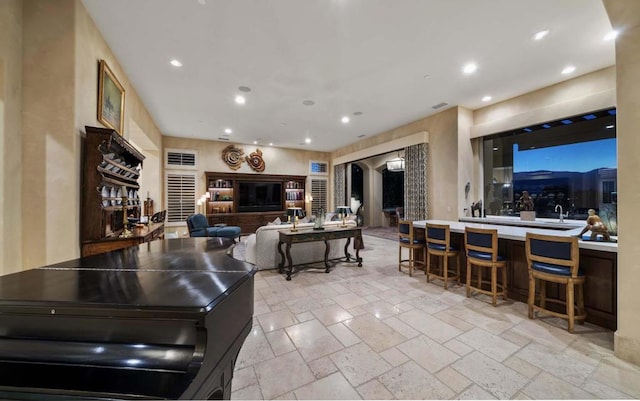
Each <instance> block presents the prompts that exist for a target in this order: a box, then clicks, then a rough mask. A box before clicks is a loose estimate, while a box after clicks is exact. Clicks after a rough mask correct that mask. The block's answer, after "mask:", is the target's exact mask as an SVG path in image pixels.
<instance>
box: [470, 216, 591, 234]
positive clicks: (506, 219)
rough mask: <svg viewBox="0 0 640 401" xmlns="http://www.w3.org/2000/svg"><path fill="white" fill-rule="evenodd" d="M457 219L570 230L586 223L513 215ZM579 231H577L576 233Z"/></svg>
mask: <svg viewBox="0 0 640 401" xmlns="http://www.w3.org/2000/svg"><path fill="white" fill-rule="evenodd" d="M458 220H459V221H462V222H466V223H480V224H501V225H505V226H520V227H537V228H553V229H556V230H571V229H574V228H580V229H581V230H582V227H584V226H585V225H586V222H585V221H584V220H569V219H565V220H564V222H563V223H560V221H559V219H547V218H539V217H536V219H535V220H533V221H528V220H520V218H519V217H513V216H488V217H460V218H459V219H458ZM578 233H580V231H578V232H577V233H576V234H578Z"/></svg>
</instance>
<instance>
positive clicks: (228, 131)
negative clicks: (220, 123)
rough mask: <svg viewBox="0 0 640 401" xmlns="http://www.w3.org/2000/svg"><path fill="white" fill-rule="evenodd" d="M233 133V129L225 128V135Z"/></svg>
mask: <svg viewBox="0 0 640 401" xmlns="http://www.w3.org/2000/svg"><path fill="white" fill-rule="evenodd" d="M232 132H233V131H232V130H231V128H225V129H224V133H225V134H230V133H232Z"/></svg>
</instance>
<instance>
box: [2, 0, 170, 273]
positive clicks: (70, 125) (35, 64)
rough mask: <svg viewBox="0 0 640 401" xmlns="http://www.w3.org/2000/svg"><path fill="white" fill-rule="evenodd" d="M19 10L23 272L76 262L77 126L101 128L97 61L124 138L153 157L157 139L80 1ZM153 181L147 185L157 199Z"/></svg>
mask: <svg viewBox="0 0 640 401" xmlns="http://www.w3.org/2000/svg"><path fill="white" fill-rule="evenodd" d="M3 4H4V3H3ZM20 4H21V5H22V12H23V19H24V23H23V31H22V35H23V36H22V42H23V45H22V58H21V60H20V61H21V63H22V66H21V67H22V102H21V105H22V109H23V117H22V135H23V138H22V141H21V143H22V158H23V160H28V161H29V162H28V163H22V170H23V171H22V199H23V201H22V206H23V208H22V213H21V216H22V217H21V223H22V224H21V226H22V227H23V230H22V235H21V249H22V261H21V264H20V267H21V268H23V269H27V268H31V267H35V266H40V265H45V264H50V263H55V262H59V261H63V260H68V259H73V258H76V257H78V256H79V255H80V252H79V250H80V247H79V241H80V238H79V227H80V211H79V209H80V208H79V206H80V197H81V193H80V191H81V175H80V169H81V165H80V164H81V153H82V152H81V147H82V146H81V145H82V136H83V135H84V126H85V125H92V126H101V124H99V123H98V121H97V116H96V114H97V112H96V107H97V86H98V85H97V81H98V73H97V71H98V60H100V59H104V60H106V61H107V63H108V64H109V67H110V68H111V69H112V70H113V72H114V74H115V75H116V77H117V78H118V80H119V81H120V83H121V84H122V85H123V86H124V88H125V91H126V97H125V112H124V116H125V128H124V137H125V138H130V134H129V131H130V126H132V125H134V123H135V126H136V127H139V129H138V130H137V132H138V133H139V134H140V133H141V134H140V135H141V136H143V137H144V138H145V141H147V142H150V143H152V144H154V146H155V147H156V148H157V149H161V148H162V135H161V133H160V131H159V130H158V128H157V127H156V125H155V123H154V122H153V120H152V119H151V117H150V115H149V113H148V112H147V110H146V109H145V107H144V105H143V104H142V102H141V101H140V99H139V98H138V96H137V94H136V91H135V89H134V88H133V87H132V86H131V84H130V82H129V80H128V78H127V76H126V74H125V73H124V71H123V70H122V68H121V67H120V65H119V63H118V61H117V60H116V58H115V56H114V55H113V53H112V52H111V50H110V49H109V46H108V45H107V44H106V42H105V41H104V39H103V38H102V36H101V34H100V32H99V31H98V30H97V28H96V26H95V24H94V23H93V21H92V20H91V18H90V17H89V15H88V13H87V12H86V10H85V9H84V6H83V5H82V2H81V1H80V0H57V1H55V2H51V1H47V0H26V1H23V2H21V3H20ZM3 15H6V13H3ZM18 104H20V102H19V101H18ZM150 161H151V162H150V163H145V169H151V170H152V171H153V170H155V171H156V172H157V171H161V166H160V158H158V157H155V158H151V160H150ZM155 177H156V179H155V180H150V181H151V183H152V184H149V185H150V186H151V185H155V187H154V190H155V191H156V192H157V193H159V192H160V190H159V188H160V186H161V181H160V180H159V174H158V173H156V175H155ZM154 181H155V182H154ZM159 201H160V202H161V199H159ZM7 215H8V214H7V213H5V212H3V217H4V218H5V219H6V218H7ZM16 232H19V230H16ZM3 243H4V242H3ZM18 247H20V246H19V245H18ZM5 271H6V268H5V269H4V270H3V272H5Z"/></svg>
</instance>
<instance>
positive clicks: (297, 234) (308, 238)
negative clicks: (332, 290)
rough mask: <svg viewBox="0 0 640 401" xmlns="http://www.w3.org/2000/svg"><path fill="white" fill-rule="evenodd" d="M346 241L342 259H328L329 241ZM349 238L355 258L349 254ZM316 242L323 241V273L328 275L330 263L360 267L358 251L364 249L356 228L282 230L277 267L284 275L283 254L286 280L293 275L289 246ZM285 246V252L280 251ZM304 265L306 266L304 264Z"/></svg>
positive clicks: (360, 259) (360, 231)
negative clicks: (335, 262)
mask: <svg viewBox="0 0 640 401" xmlns="http://www.w3.org/2000/svg"><path fill="white" fill-rule="evenodd" d="M343 238H346V239H347V243H346V244H345V245H344V258H337V259H328V256H329V251H330V245H329V241H330V240H334V239H343ZM351 238H353V239H354V240H353V248H354V249H355V250H356V257H355V258H352V257H351V254H350V253H349V249H348V248H349V244H350V243H351ZM316 241H324V246H325V248H324V249H325V251H324V266H325V272H326V273H329V269H330V267H331V265H330V263H329V262H331V261H345V262H357V263H358V267H362V258H361V257H360V249H362V248H364V246H363V242H362V229H360V228H358V227H355V228H354V227H345V228H342V227H335V228H334V227H331V228H329V227H325V229H324V230H313V229H305V230H298V231H291V230H282V231H279V241H278V252H279V253H280V257H281V258H282V260H281V262H280V264H279V265H278V268H279V272H280V273H284V271H285V270H284V267H285V254H286V261H287V266H288V269H287V271H286V272H287V280H291V274H293V267H294V264H293V261H292V260H291V252H290V251H291V245H293V244H300V243H303V242H316ZM284 244H286V245H287V246H286V250H285V251H284V252H283V251H282V245H284ZM305 265H308V263H307V264H305Z"/></svg>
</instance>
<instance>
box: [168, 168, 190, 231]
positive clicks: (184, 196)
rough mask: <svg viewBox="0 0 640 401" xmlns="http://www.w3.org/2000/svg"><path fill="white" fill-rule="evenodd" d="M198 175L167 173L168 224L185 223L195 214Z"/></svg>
mask: <svg viewBox="0 0 640 401" xmlns="http://www.w3.org/2000/svg"><path fill="white" fill-rule="evenodd" d="M195 204H196V175H195V174H193V173H191V174H189V173H167V223H184V222H185V221H186V220H187V217H188V216H189V215H191V214H194V213H195Z"/></svg>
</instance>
